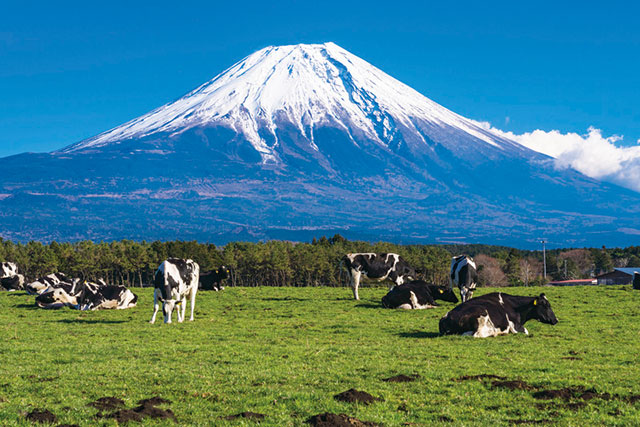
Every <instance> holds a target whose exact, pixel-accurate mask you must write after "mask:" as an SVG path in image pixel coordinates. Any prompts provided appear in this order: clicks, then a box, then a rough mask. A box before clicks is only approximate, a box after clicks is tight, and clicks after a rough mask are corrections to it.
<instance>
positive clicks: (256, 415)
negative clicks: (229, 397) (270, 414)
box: [224, 411, 266, 420]
mask: <svg viewBox="0 0 640 427" xmlns="http://www.w3.org/2000/svg"><path fill="white" fill-rule="evenodd" d="M265 417H266V415H265V414H259V413H257V412H251V411H245V412H240V413H239V414H235V415H227V416H226V417H224V419H225V420H237V419H238V418H247V419H250V420H263V419H264V418H265Z"/></svg>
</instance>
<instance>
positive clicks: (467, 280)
mask: <svg viewBox="0 0 640 427" xmlns="http://www.w3.org/2000/svg"><path fill="white" fill-rule="evenodd" d="M477 282H478V271H477V269H476V264H475V262H473V258H471V257H470V256H468V255H458V256H456V257H453V258H452V259H451V271H450V273H449V289H453V285H456V286H457V287H458V289H460V298H461V299H462V302H465V301H467V300H469V299H471V297H472V296H473V291H474V290H475V289H476V284H477Z"/></svg>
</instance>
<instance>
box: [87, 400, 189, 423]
mask: <svg viewBox="0 0 640 427" xmlns="http://www.w3.org/2000/svg"><path fill="white" fill-rule="evenodd" d="M168 403H171V401H169V400H167V399H163V398H162V397H158V396H154V397H151V398H149V399H142V400H140V401H138V404H139V406H136V407H135V408H133V409H119V410H117V411H115V412H111V413H108V414H105V413H103V412H102V411H111V410H114V409H117V408H121V407H123V406H124V401H122V400H121V399H118V398H115V397H101V398H100V399H98V400H96V401H95V402H91V403H89V406H93V407H94V408H98V409H100V411H101V412H98V413H97V414H96V417H97V418H109V419H115V420H116V421H117V422H118V423H119V424H121V423H126V422H129V421H136V422H140V421H142V420H143V419H144V418H154V419H165V420H173V421H174V422H176V423H177V422H178V419H177V418H176V416H175V414H174V413H173V411H172V410H171V409H161V408H158V407H156V405H162V404H168Z"/></svg>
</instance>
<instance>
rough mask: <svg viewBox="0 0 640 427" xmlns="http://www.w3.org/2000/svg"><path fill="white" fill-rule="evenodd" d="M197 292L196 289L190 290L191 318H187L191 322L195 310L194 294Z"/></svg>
mask: <svg viewBox="0 0 640 427" xmlns="http://www.w3.org/2000/svg"><path fill="white" fill-rule="evenodd" d="M197 291H198V288H193V289H191V295H190V296H191V317H189V321H190V322H193V311H194V310H195V308H196V292H197Z"/></svg>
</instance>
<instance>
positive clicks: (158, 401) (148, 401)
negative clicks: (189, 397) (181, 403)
mask: <svg viewBox="0 0 640 427" xmlns="http://www.w3.org/2000/svg"><path fill="white" fill-rule="evenodd" d="M170 403H171V401H170V400H167V399H163V398H162V397H159V396H153V397H150V398H148V399H142V400H138V405H142V406H147V405H151V406H157V405H165V404H167V405H168V404H170Z"/></svg>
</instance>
